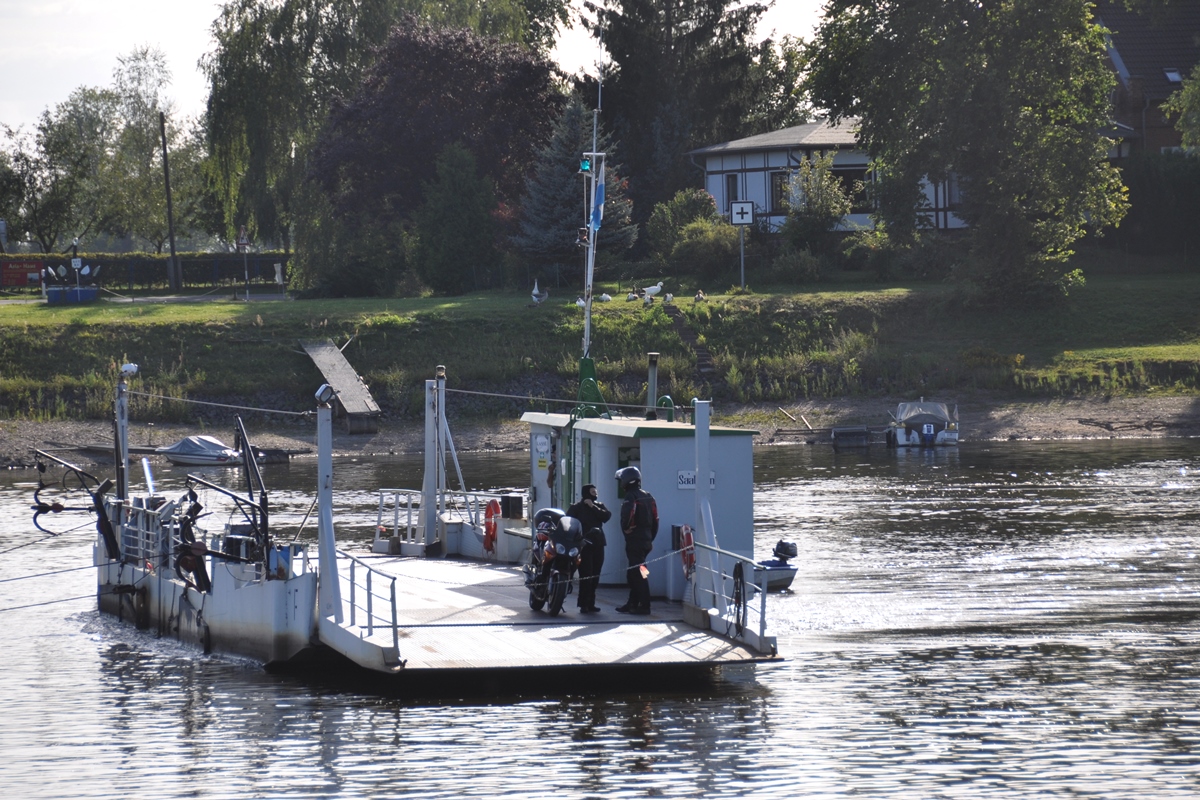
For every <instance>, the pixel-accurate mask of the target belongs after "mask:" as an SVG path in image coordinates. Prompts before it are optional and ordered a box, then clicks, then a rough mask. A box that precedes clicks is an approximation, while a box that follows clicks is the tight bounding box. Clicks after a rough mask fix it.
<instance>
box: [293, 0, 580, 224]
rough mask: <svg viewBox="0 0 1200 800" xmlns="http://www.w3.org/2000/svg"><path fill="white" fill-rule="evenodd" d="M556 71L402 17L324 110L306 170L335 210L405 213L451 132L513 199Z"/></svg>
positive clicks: (544, 122) (538, 135)
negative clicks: (339, 99) (360, 76)
mask: <svg viewBox="0 0 1200 800" xmlns="http://www.w3.org/2000/svg"><path fill="white" fill-rule="evenodd" d="M553 77H554V68H553V66H552V65H551V64H550V62H549V61H547V60H546V59H544V58H542V57H540V56H537V55H535V54H533V53H531V52H530V51H528V50H526V49H524V48H522V47H519V46H516V45H511V44H504V43H502V42H499V41H498V40H496V39H490V38H485V37H482V36H479V35H477V34H475V33H472V32H471V31H468V30H445V29H441V30H439V29H435V28H433V27H431V26H429V25H427V24H425V23H422V22H420V21H419V20H417V19H416V18H415V17H412V16H408V17H405V18H404V19H403V20H401V22H400V23H398V24H397V25H396V27H395V28H393V30H392V34H391V36H390V38H389V39H388V42H387V44H386V45H385V46H384V49H383V50H382V51H381V53H380V56H379V61H378V63H377V64H376V65H375V66H374V67H372V69H371V70H370V72H369V74H368V75H367V77H366V78H365V79H364V81H363V83H362V85H361V86H360V87H359V88H358V90H357V91H356V92H355V94H354V95H353V96H352V97H350V98H349V99H348V100H347V101H346V102H345V103H343V104H339V105H338V107H337V108H335V110H334V111H333V113H332V114H331V115H330V119H329V124H328V126H327V127H326V129H325V130H324V132H323V133H322V136H321V140H320V142H319V143H318V144H317V146H316V148H315V151H314V153H313V156H312V158H311V160H310V171H311V172H310V174H311V175H312V177H313V178H314V179H315V180H316V181H317V182H318V183H319V185H320V186H321V187H322V188H323V189H324V191H325V192H326V193H327V194H328V196H329V197H330V199H331V202H332V205H333V208H334V210H335V211H336V212H337V213H338V214H340V215H358V214H367V215H368V216H371V217H374V218H378V219H385V218H389V219H390V218H397V217H398V218H406V217H409V216H411V215H412V213H413V212H414V211H415V210H416V209H417V208H419V207H420V206H421V205H422V203H423V202H424V199H425V198H424V196H423V187H424V186H425V185H426V184H430V183H431V182H432V181H433V180H434V178H435V164H436V162H437V157H438V155H439V154H440V153H441V151H442V149H443V148H444V147H445V146H446V143H447V142H457V143H460V144H462V145H463V146H464V147H465V148H466V149H468V150H470V151H471V152H472V154H474V156H475V159H476V162H477V164H478V165H479V170H480V172H481V174H483V175H485V176H487V177H489V178H491V179H492V180H493V181H494V182H495V185H496V193H497V197H498V198H499V199H501V200H503V201H511V200H513V199H515V198H516V197H518V196H519V195H520V192H521V189H522V187H523V184H524V175H525V172H526V170H527V169H528V168H529V166H530V164H531V163H532V161H533V155H534V153H535V152H536V148H537V143H539V142H543V141H545V140H546V138H547V136H548V134H549V131H550V126H551V124H552V120H553V119H554V112H555V110H556V109H557V107H558V104H559V103H560V102H561V99H560V96H559V95H558V94H557V93H556V92H555V90H554V81H553Z"/></svg>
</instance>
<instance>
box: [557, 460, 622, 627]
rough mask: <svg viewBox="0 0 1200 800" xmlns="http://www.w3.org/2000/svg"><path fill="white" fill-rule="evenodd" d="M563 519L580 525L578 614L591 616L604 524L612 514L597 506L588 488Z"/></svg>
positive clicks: (596, 497)
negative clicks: (581, 544)
mask: <svg viewBox="0 0 1200 800" xmlns="http://www.w3.org/2000/svg"><path fill="white" fill-rule="evenodd" d="M567 515H568V516H571V517H574V518H575V519H577V520H579V522H580V524H582V525H583V541H584V545H583V551H582V552H581V553H580V554H579V558H580V561H579V610H580V611H581V612H583V613H584V614H594V613H596V612H597V611H599V610H600V609H599V608H597V607H596V586H597V585H598V584H599V583H600V570H601V569H602V568H603V567H604V547H605V545H607V544H608V542H607V540H606V539H605V537H604V527H603V526H604V523H606V522H608V521H609V520H610V519H611V518H612V512H611V511H609V510H608V509H607V508H605V507H604V503H601V502H600V493H599V492H598V491H597V490H596V487H595V486H593V485H592V484H590V483H589V484H588V485H587V486H584V487H583V497H582V498H580V500H579V502H578V503H576V504H575V505H573V506H571V507H570V508H568V509H567Z"/></svg>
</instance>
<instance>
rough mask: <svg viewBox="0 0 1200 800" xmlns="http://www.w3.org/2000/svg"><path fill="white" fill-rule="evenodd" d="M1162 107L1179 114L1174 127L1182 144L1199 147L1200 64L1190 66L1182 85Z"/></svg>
mask: <svg viewBox="0 0 1200 800" xmlns="http://www.w3.org/2000/svg"><path fill="white" fill-rule="evenodd" d="M1163 108H1164V109H1166V110H1167V111H1169V112H1171V113H1172V114H1178V115H1179V119H1177V120H1175V127H1176V128H1177V129H1178V130H1179V132H1180V133H1182V134H1183V146H1184V147H1194V148H1200V64H1197V65H1196V66H1195V67H1193V68H1192V74H1191V75H1190V76H1188V77H1187V78H1186V79H1185V80H1184V82H1183V87H1182V88H1181V89H1179V90H1178V91H1176V92H1175V93H1174V94H1173V95H1171V97H1170V99H1168V100H1167V102H1166V104H1165V105H1164V106H1163Z"/></svg>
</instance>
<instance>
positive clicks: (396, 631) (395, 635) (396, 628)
mask: <svg viewBox="0 0 1200 800" xmlns="http://www.w3.org/2000/svg"><path fill="white" fill-rule="evenodd" d="M392 647H394V648H396V658H399V657H400V617H399V615H398V614H397V611H396V579H395V578H392Z"/></svg>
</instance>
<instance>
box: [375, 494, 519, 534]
mask: <svg viewBox="0 0 1200 800" xmlns="http://www.w3.org/2000/svg"><path fill="white" fill-rule="evenodd" d="M443 497H444V503H445V505H444V506H443V510H445V511H447V512H457V513H459V514H460V516H462V518H463V519H464V520H465V521H466V522H469V523H470V524H471V525H474V526H477V527H478V526H481V525H482V524H483V521H484V517H485V512H486V509H487V505H488V503H490V502H491V501H493V500H496V501H497V502H499V501H500V500H501V497H502V496H501V495H500V494H497V493H495V492H464V491H457V492H451V491H447V492H446V494H445V495H443ZM420 511H421V491H420V490H418V489H380V490H379V508H378V510H377V511H376V514H375V541H379V540H380V539H382V538H388V537H391V538H397V539H399V540H400V542H401V543H404V544H417V543H420V542H422V541H424V532H423V531H422V530H421V526H420V525H419V524H418V523H419V520H420ZM389 519H390V525H389V524H387V521H388V520H389Z"/></svg>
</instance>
